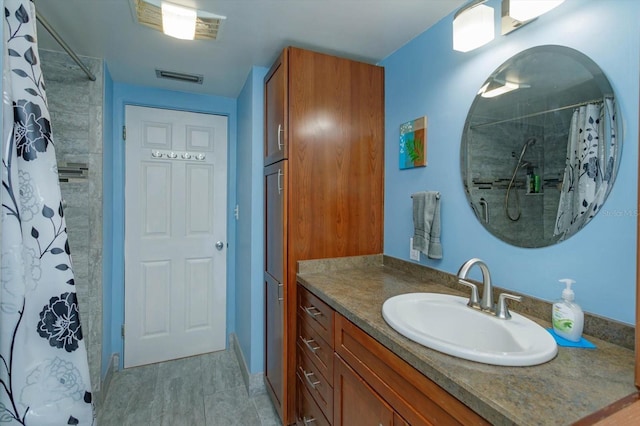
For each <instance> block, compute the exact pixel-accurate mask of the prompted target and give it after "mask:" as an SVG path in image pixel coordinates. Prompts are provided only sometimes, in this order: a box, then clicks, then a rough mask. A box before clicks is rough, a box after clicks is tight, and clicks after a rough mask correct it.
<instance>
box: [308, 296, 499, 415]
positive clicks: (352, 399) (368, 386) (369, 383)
mask: <svg viewBox="0 0 640 426" xmlns="http://www.w3.org/2000/svg"><path fill="white" fill-rule="evenodd" d="M298 317H299V321H298V345H297V346H298V352H297V355H298V357H297V380H298V385H299V386H298V389H297V407H296V423H297V424H298V425H300V426H302V425H307V424H314V425H317V424H321V425H325V424H327V425H328V424H331V425H334V426H353V425H376V426H378V425H383V426H409V425H412V426H423V425H425V426H426V425H488V424H489V423H488V422H486V421H485V420H484V419H483V418H482V417H480V416H479V415H478V414H476V413H475V412H474V411H473V410H471V409H470V408H469V407H467V406H466V405H464V404H463V403H462V402H460V401H459V400H457V399H456V398H455V397H453V396H452V395H451V394H449V393H448V392H447V391H445V390H444V389H442V388H441V387H440V386H438V385H437V384H435V383H434V382H432V381H431V380H429V379H428V378H427V377H425V376H424V375H423V374H422V373H420V372H419V371H418V370H416V369H415V368H414V367H413V366H411V365H409V364H408V363H407V362H406V361H404V360H402V359H401V358H399V357H398V356H397V355H395V354H394V353H393V352H391V351H390V350H389V349H387V348H385V347H384V346H383V345H382V344H380V343H379V342H378V341H377V340H375V339H374V338H373V337H371V336H369V335H368V334H367V333H365V332H364V331H362V330H361V329H360V328H359V327H357V326H356V325H354V324H353V323H352V322H351V321H349V320H348V319H346V318H345V317H344V316H342V315H340V314H338V313H337V312H335V311H333V309H331V308H330V307H329V306H328V305H326V304H325V303H324V302H323V301H322V300H320V299H319V298H318V297H316V296H315V295H313V294H312V293H311V292H309V291H308V290H306V289H305V288H304V287H302V286H301V285H298ZM329 372H331V373H329Z"/></svg>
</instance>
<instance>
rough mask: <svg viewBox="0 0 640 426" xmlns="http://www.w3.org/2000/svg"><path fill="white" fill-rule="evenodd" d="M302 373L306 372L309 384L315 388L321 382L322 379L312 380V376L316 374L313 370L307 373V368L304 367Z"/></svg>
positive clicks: (305, 375)
mask: <svg viewBox="0 0 640 426" xmlns="http://www.w3.org/2000/svg"><path fill="white" fill-rule="evenodd" d="M302 374H304V378H305V379H307V383H309V386H311V387H312V388H313V389H315V388H316V385H319V384H320V380H316V381H315V382H314V381H312V380H311V376H315V373H314V372H313V371H311V372H309V373H307V372H306V370H305V369H302Z"/></svg>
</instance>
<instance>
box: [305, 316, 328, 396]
mask: <svg viewBox="0 0 640 426" xmlns="http://www.w3.org/2000/svg"><path fill="white" fill-rule="evenodd" d="M298 346H299V349H298V350H301V351H302V352H303V353H304V354H305V355H306V356H307V357H308V358H309V359H310V360H311V362H313V364H314V365H315V366H316V368H317V369H318V370H319V371H320V373H321V374H322V375H323V376H324V377H326V378H327V379H328V380H329V383H330V384H333V383H332V382H333V342H331V343H329V342H327V341H326V340H324V339H323V338H322V337H320V333H318V332H317V331H316V329H315V328H313V327H311V326H310V325H309V323H308V321H307V320H306V318H304V317H301V316H298Z"/></svg>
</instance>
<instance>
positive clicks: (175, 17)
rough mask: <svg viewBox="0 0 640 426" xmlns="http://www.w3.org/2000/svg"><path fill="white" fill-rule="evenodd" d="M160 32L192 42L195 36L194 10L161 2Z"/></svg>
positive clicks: (196, 14) (195, 14) (195, 12)
mask: <svg viewBox="0 0 640 426" xmlns="http://www.w3.org/2000/svg"><path fill="white" fill-rule="evenodd" d="M161 9H162V32H164V33H165V34H166V35H168V36H171V37H175V38H179V39H181V40H193V38H194V37H195V35H196V18H197V17H198V12H197V11H196V10H195V9H190V8H188V7H183V6H178V5H177V4H173V3H167V2H164V1H163V2H162V7H161Z"/></svg>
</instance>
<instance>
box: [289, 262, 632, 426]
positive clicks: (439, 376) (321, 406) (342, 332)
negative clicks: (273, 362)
mask: <svg viewBox="0 0 640 426" xmlns="http://www.w3.org/2000/svg"><path fill="white" fill-rule="evenodd" d="M298 268H299V271H298V277H297V278H298V286H299V297H298V319H299V328H298V342H297V348H298V356H297V380H298V384H299V386H298V392H297V400H298V404H297V406H298V407H297V413H296V421H297V423H298V424H309V422H312V420H311V419H314V420H313V423H312V424H334V425H341V424H344V425H347V424H364V423H362V421H364V420H367V421H368V420H370V421H368V423H367V424H369V423H371V424H378V423H380V424H385V425H405V424H411V425H422V424H425V425H428V424H518V425H534V424H535V425H540V424H572V423H574V422H576V421H578V420H580V419H581V418H583V417H585V416H587V415H589V414H590V413H593V412H595V411H598V410H600V409H602V408H603V407H606V406H608V405H609V404H611V403H613V402H615V401H617V400H620V399H622V398H624V397H626V396H628V395H630V394H632V393H635V392H636V388H635V386H634V375H633V372H634V370H633V369H634V359H635V358H634V353H633V350H632V349H631V348H630V347H628V346H629V345H628V342H627V341H626V340H625V337H620V341H618V342H617V343H622V345H621V344H615V343H612V342H608V341H605V340H601V339H598V338H595V337H593V336H587V338H588V339H589V340H590V341H592V342H593V343H594V344H595V345H596V346H597V349H595V350H586V349H576V348H564V347H560V348H559V352H558V355H557V356H556V357H555V358H554V359H553V360H551V361H549V362H547V363H545V364H542V365H538V366H533V367H498V366H491V365H487V364H481V363H476V362H473V361H467V360H463V359H460V358H456V357H452V356H449V355H446V354H443V353H440V352H437V351H435V350H432V349H429V348H427V347H425V346H422V345H420V344H418V343H415V342H413V341H411V340H409V339H407V338H405V337H403V336H402V335H400V334H399V333H397V332H396V331H395V330H393V329H392V328H391V327H390V326H389V325H387V323H386V322H385V321H384V319H383V318H382V314H381V308H382V304H383V303H384V301H385V300H386V299H388V298H389V297H392V296H396V295H398V294H404V293H411V292H433V293H448V294H457V295H461V296H467V294H466V293H465V291H464V290H463V289H460V288H456V287H455V286H454V285H452V283H453V282H455V280H454V279H453V278H452V277H450V276H448V274H445V273H442V272H439V271H435V270H431V269H429V268H426V267H422V266H419V265H415V264H410V263H406V262H403V261H399V260H397V259H393V258H389V257H385V256H382V255H377V256H362V257H352V258H342V259H329V260H318V261H306V262H299V264H298ZM523 307H524V308H523V309H524V310H525V311H526V310H528V309H529V308H528V307H527V305H526V304H523ZM513 310H514V311H515V312H521V313H524V312H522V311H520V310H519V309H518V306H514V307H513ZM530 318H531V319H533V320H534V321H536V322H538V323H539V324H541V325H543V326H545V327H548V326H549V324H548V322H547V321H544V320H540V319H539V318H535V317H531V316H530ZM623 328H624V327H623ZM628 332H630V333H631V336H632V335H633V331H632V330H624V329H623V330H621V331H620V330H618V331H616V332H615V333H612V334H615V335H617V336H620V335H625V334H627V333H628ZM624 346H627V347H624ZM353 419H358V422H357V423H354V421H356V420H353ZM374 420H375V422H374ZM372 422H373V423H372ZM376 422H377V423H376Z"/></svg>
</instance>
